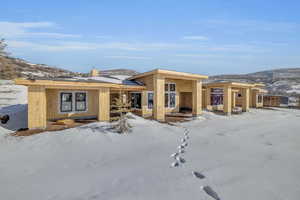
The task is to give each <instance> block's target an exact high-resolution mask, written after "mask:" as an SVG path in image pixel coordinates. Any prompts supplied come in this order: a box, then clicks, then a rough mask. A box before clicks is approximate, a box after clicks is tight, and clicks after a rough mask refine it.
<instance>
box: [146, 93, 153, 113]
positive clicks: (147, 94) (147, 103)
mask: <svg viewBox="0 0 300 200" xmlns="http://www.w3.org/2000/svg"><path fill="white" fill-rule="evenodd" d="M149 94H152V98H153V99H152V101H153V103H152V108H149ZM153 107H154V92H153V91H147V109H148V110H152V109H153Z"/></svg>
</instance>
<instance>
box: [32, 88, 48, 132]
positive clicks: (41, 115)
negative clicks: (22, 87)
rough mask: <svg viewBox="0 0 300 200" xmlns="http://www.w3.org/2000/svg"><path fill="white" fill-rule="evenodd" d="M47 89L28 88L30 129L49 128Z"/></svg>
mask: <svg viewBox="0 0 300 200" xmlns="http://www.w3.org/2000/svg"><path fill="white" fill-rule="evenodd" d="M46 112H47V102H46V89H45V87H43V86H29V87H28V128H29V129H33V128H42V129H44V128H46V126H47V113H46Z"/></svg>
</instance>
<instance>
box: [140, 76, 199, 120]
mask: <svg viewBox="0 0 300 200" xmlns="http://www.w3.org/2000/svg"><path fill="white" fill-rule="evenodd" d="M155 79H156V77H154V76H153V75H149V76H146V77H142V78H137V79H135V80H136V81H139V82H142V83H144V84H145V86H146V88H147V91H143V92H141V93H142V112H141V113H142V115H143V116H151V115H153V109H149V108H148V92H153V91H154V85H155V84H154V81H155ZM164 82H165V83H164V84H167V83H175V84H176V100H175V101H176V102H175V103H176V104H175V107H174V108H165V107H164V106H165V103H164V102H165V101H163V109H164V110H165V113H172V112H179V110H180V106H181V102H180V101H181V99H180V93H192V92H193V86H192V83H193V81H192V80H180V79H171V78H164ZM158 92H159V93H161V94H163V96H164V95H165V88H164V86H163V88H161V89H159V90H158ZM191 97H192V96H191ZM201 98H202V95H201ZM163 99H164V97H163ZM186 101H189V102H185V103H184V105H190V106H191V108H192V105H193V98H190V99H186ZM198 101H199V100H198ZM200 104H201V103H200ZM137 113H139V112H138V111H137Z"/></svg>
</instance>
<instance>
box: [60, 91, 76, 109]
mask: <svg viewBox="0 0 300 200" xmlns="http://www.w3.org/2000/svg"><path fill="white" fill-rule="evenodd" d="M64 94H70V95H71V101H63V95H64ZM64 102H70V103H71V110H63V103H64ZM72 111H73V93H72V92H61V93H60V112H61V113H67V112H72Z"/></svg>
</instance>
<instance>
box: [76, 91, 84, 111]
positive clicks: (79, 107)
mask: <svg viewBox="0 0 300 200" xmlns="http://www.w3.org/2000/svg"><path fill="white" fill-rule="evenodd" d="M75 111H86V93H84V92H76V93H75Z"/></svg>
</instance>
